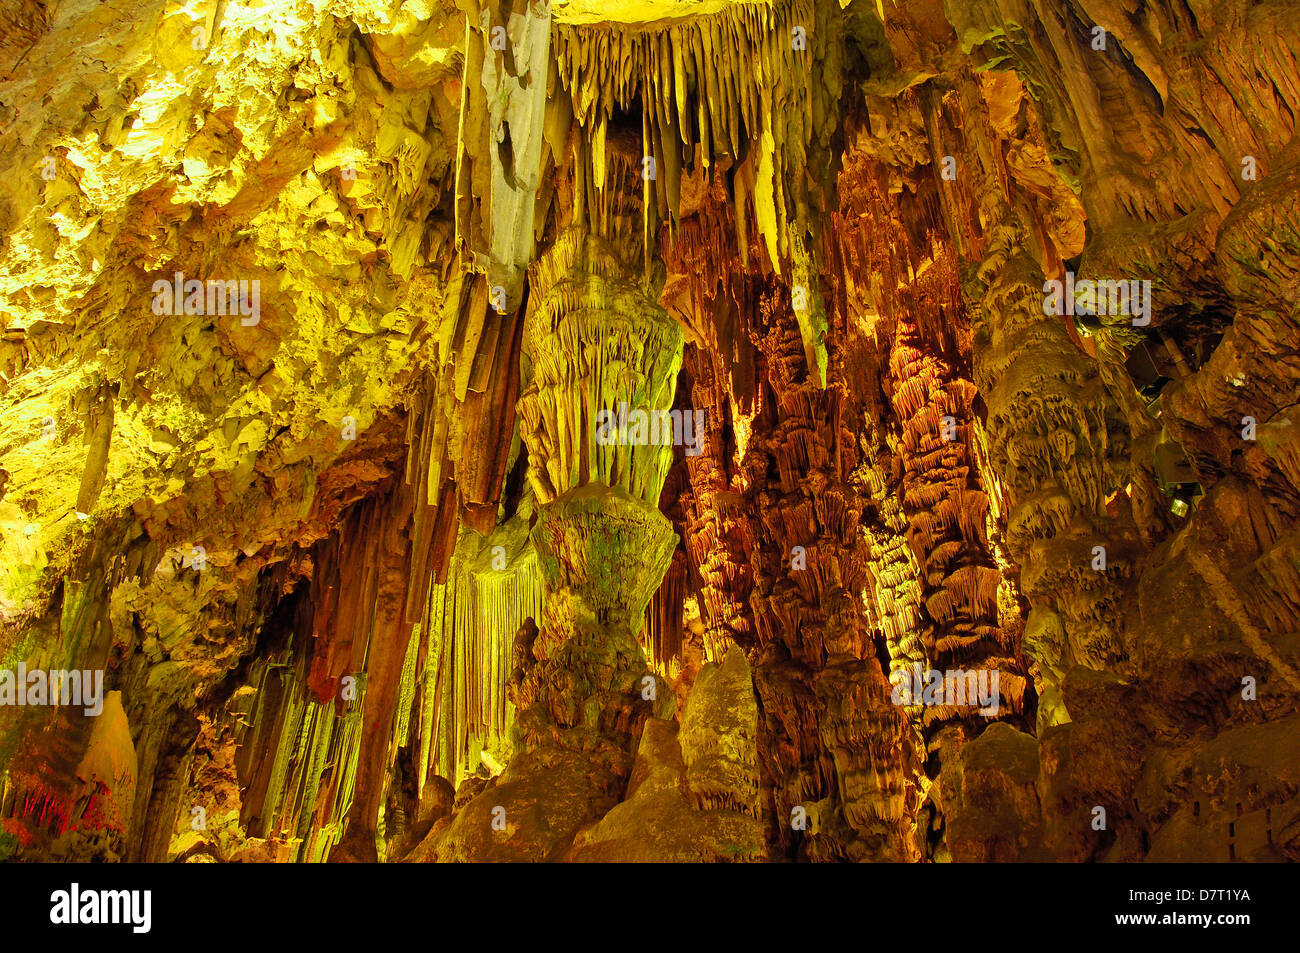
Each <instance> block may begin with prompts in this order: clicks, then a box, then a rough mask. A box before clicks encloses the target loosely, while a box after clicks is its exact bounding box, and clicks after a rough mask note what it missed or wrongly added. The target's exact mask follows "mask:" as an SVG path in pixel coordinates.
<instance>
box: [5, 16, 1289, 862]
mask: <svg viewBox="0 0 1300 953" xmlns="http://www.w3.org/2000/svg"><path fill="white" fill-rule="evenodd" d="M1293 13H1294V11H1293V10H1291V9H1290V6H1289V4H1288V3H1286V2H1285V0H1263V2H1253V0H1227V2H1219V3H1209V2H1201V0H1193V2H1190V3H1188V4H1182V5H1175V6H1168V5H1165V6H1161V5H1150V4H1148V5H1145V6H1143V5H1138V8H1132V5H1129V6H1125V5H1123V4H1116V3H1114V2H1111V0H971V2H968V3H967V2H963V3H943V2H940V0H898V2H893V0H891V2H877V0H840V2H831V0H742V2H732V3H727V2H721V0H627V2H618V0H613V2H604V0H600V2H597V0H551V2H550V3H543V2H540V0H459V2H457V3H453V2H452V0H405V2H402V0H357V2H349V3H341V2H339V0H298V2H295V3H292V4H291V3H288V2H281V0H269V2H265V3H262V4H259V5H256V6H243V5H239V4H216V5H205V4H201V3H197V2H181V3H172V4H169V5H165V6H157V5H155V6H148V5H144V6H141V5H138V4H132V3H129V2H127V0H107V2H99V0H65V2H62V3H60V4H57V5H47V4H42V3H36V2H32V0H0V155H3V157H4V158H5V160H6V168H8V169H11V170H12V172H11V174H10V175H9V176H8V177H7V178H6V180H5V183H4V185H3V186H2V187H0V236H2V238H0V241H2V242H3V244H2V245H0V321H2V322H3V326H2V328H0V332H2V333H0V858H11V857H12V858H17V859H76V860H125V861H159V860H167V859H180V860H185V861H192V862H199V861H242V860H268V861H283V862H320V861H327V860H328V861H335V862H345V861H375V860H382V861H408V862H426V861H464V860H529V861H546V860H552V861H560V860H565V861H613V860H677V861H697V860H707V861H764V860H766V861H873V860H904V861H947V860H978V861H1000V860H1062V861H1083V860H1103V859H1105V860H1125V861H1131V860H1142V859H1151V860H1184V859H1218V860H1275V859H1293V860H1294V859H1298V858H1300V802H1297V799H1296V795H1295V792H1296V790H1297V785H1298V784H1300V781H1297V779H1296V777H1295V773H1296V764H1297V757H1296V747H1297V745H1298V744H1300V643H1297V636H1296V632H1297V629H1300V568H1297V567H1300V430H1298V429H1297V428H1298V426H1300V424H1298V423H1297V421H1300V416H1297V415H1298V414H1300V404H1298V403H1297V392H1298V385H1300V316H1298V315H1297V313H1296V309H1295V302H1296V301H1297V300H1300V271H1298V268H1300V266H1298V264H1297V263H1298V262H1300V146H1298V145H1297V143H1296V139H1295V133H1296V128H1295V116H1296V115H1297V110H1298V109H1300V68H1297V65H1296V64H1297V62H1300V26H1297V24H1296V22H1295V17H1294V15H1293ZM1121 283H1122V284H1121ZM1066 289H1069V290H1068V291H1067V290H1066ZM20 666H21V669H20ZM20 670H21V671H22V672H24V673H31V672H34V673H40V676H41V678H45V677H46V673H70V672H86V673H90V674H92V675H93V674H95V673H99V674H100V675H102V689H103V692H102V699H101V701H102V711H99V712H96V713H94V714H91V713H90V711H89V709H86V710H83V707H84V706H82V707H79V706H77V705H75V704H68V703H62V704H55V703H53V702H52V701H51V700H50V698H49V697H43V696H42V695H40V694H35V693H34V694H32V695H31V696H30V699H31V700H30V701H29V700H28V694H27V690H26V689H27V686H26V685H24V686H23V691H22V693H21V694H19V692H18V690H17V686H16V683H15V682H14V679H13V678H12V677H11V678H10V680H9V681H8V682H6V681H5V680H4V677H3V676H5V674H6V673H8V674H9V675H10V676H13V675H15V674H16V673H17V672H18V671H20ZM927 673H930V674H934V676H935V679H936V680H935V681H927V678H928V675H927ZM24 677H25V676H24ZM52 677H53V676H52ZM57 677H59V678H61V677H62V676H57ZM968 677H969V680H967V679H968ZM33 684H35V683H33ZM51 684H53V683H51ZM6 685H9V686H12V687H11V688H6ZM967 685H969V686H981V685H982V686H986V687H987V686H992V689H991V691H992V695H991V697H990V698H988V699H986V700H985V701H984V702H978V703H977V702H976V701H975V699H973V698H972V697H971V693H973V692H974V691H975V689H974V688H972V689H971V693H967V692H966V691H965V689H964V688H963V689H962V692H961V693H956V690H955V686H967ZM908 686H914V687H908ZM923 686H928V687H927V688H926V690H922V689H923ZM6 692H10V694H6ZM20 698H21V699H22V700H21V701H20V700H19V699H20ZM986 709H987V710H986Z"/></svg>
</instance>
